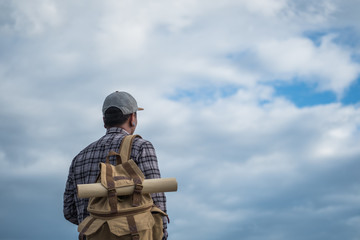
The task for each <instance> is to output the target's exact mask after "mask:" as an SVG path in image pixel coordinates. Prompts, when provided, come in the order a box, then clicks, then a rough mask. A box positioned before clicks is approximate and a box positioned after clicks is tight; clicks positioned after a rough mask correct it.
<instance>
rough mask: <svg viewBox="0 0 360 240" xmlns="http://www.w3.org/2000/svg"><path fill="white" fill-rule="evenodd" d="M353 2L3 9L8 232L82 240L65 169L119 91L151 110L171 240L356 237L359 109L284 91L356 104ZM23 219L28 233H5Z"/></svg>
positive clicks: (145, 123)
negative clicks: (170, 185) (166, 183)
mask: <svg viewBox="0 0 360 240" xmlns="http://www.w3.org/2000/svg"><path fill="white" fill-rule="evenodd" d="M34 4H35V5H34ZM34 6H36V7H34ZM357 6H358V5H357V3H355V2H354V1H345V2H344V1H317V2H313V1H302V2H289V1H285V0H280V1H276V0H272V1H262V0H257V1H231V0H228V1H221V2H219V1H210V2H209V1H200V0H198V1H187V0H184V1H177V2H169V1H155V2H146V1H141V2H124V1H123V2H119V1H106V2H104V3H98V2H94V1H90V2H86V3H85V2H71V1H62V2H57V1H51V0H38V1H35V2H32V3H31V5H30V3H23V2H11V1H4V2H2V3H1V4H0V12H1V13H4V14H0V15H1V17H0V35H1V41H0V49H1V51H2V55H1V56H0V89H1V94H0V117H1V119H2V121H0V131H1V132H2V134H1V135H0V163H1V164H2V166H3V168H2V170H0V172H1V176H2V177H1V179H0V180H1V182H2V184H0V190H2V191H3V192H6V193H8V195H6V196H5V195H4V196H2V197H1V198H0V202H1V203H2V204H3V206H9V208H7V209H4V211H3V214H2V215H1V216H0V218H1V221H2V222H4V223H6V224H5V225H4V226H3V227H2V228H1V230H2V232H3V234H4V237H5V238H7V239H22V238H25V237H27V238H28V239H42V238H45V237H49V236H51V237H54V236H56V237H58V239H68V238H72V237H76V230H75V228H74V227H73V226H72V225H71V224H70V223H67V222H66V221H65V220H64V219H63V217H62V213H61V210H62V193H63V190H64V187H65V180H66V176H67V169H68V167H69V165H70V162H71V160H72V158H73V157H74V156H75V155H76V154H77V153H78V152H79V151H80V150H81V149H82V148H84V147H85V146H86V145H87V144H89V143H90V142H92V141H95V140H96V139H98V138H99V137H100V136H102V135H103V134H104V133H105V129H104V128H103V127H102V116H101V105H102V102H103V100H104V98H105V96H106V95H107V94H109V93H111V92H112V91H115V90H125V91H128V92H130V93H132V94H133V95H134V97H135V98H136V99H137V100H138V103H139V105H140V106H142V107H144V108H145V111H143V112H141V113H139V114H138V118H139V126H138V128H137V133H139V134H140V135H142V136H143V137H144V138H145V139H149V140H151V141H152V142H153V144H154V146H155V148H156V151H157V154H158V158H159V165H160V168H161V171H162V176H163V177H176V178H177V179H178V182H179V191H178V192H177V193H169V194H167V196H168V209H169V214H170V218H171V220H172V222H171V224H170V225H169V230H170V236H171V238H172V239H184V238H186V239H198V238H206V239H219V238H223V237H229V238H230V237H231V238H234V236H237V237H238V238H244V239H277V240H279V239H316V240H317V239H324V238H334V239H352V238H356V236H358V234H359V231H358V230H357V225H356V224H357V223H358V219H359V216H358V214H357V212H358V204H357V200H358V199H359V196H360V193H359V177H358V173H357V169H359V161H358V159H359V156H360V148H359V146H358V144H357V143H358V142H359V140H360V139H359V131H360V127H359V126H360V117H359V116H360V112H359V105H358V104H356V103H355V104H349V105H347V106H344V105H342V104H341V102H340V101H339V100H335V101H334V102H331V103H329V104H323V105H319V104H313V105H311V106H310V107H301V108H299V107H297V104H296V103H295V102H292V101H290V100H289V99H287V98H285V96H283V95H280V94H278V93H277V92H276V86H277V84H282V83H292V82H295V81H300V82H304V83H305V84H308V85H309V86H310V87H309V88H311V89H313V90H314V89H315V91H318V92H322V91H330V92H333V93H335V94H336V95H337V96H338V98H339V99H341V98H342V97H343V96H344V95H346V89H348V88H351V86H352V84H353V83H354V82H356V81H358V77H359V62H358V61H357V60H356V59H357V58H356V56H357V55H358V53H359V44H358V43H359V41H358V40H357V38H356V36H358V33H359V30H358V23H357V22H356V21H353V20H354V18H356V16H357V15H356V13H357V11H356V9H358V7H357ZM348 28H350V29H352V30H348V31H345V30H344V29H348ZM344 32H345V33H346V34H345V35H344V34H342V33H344ZM349 33H356V34H354V36H355V37H354V39H355V40H354V41H351V42H350V41H348V40H347V39H348V38H346V37H345V36H350V35H351V34H349ZM357 102H358V100H357ZM19 188H21V189H23V190H22V191H16V189H19ZM19 204H21V207H20V208H18V207H17V206H19ZM19 209H20V210H19ZM14 212H22V213H24V216H23V218H22V219H25V220H24V221H21V222H20V223H19V225H21V226H24V228H23V229H25V230H23V231H18V230H17V229H15V228H14V227H11V226H13V225H14V223H15V222H17V221H18V219H14V218H13V217H12V216H13V215H14ZM39 212H41V214H39ZM28 222H31V224H30V227H31V228H32V231H33V232H32V233H31V234H29V233H28V232H26V231H27V230H26V229H27V228H26V227H25V226H27V223H28ZM43 222H47V223H49V225H50V227H49V229H52V230H53V231H51V232H50V231H48V230H46V231H43V228H42V227H41V225H40V224H38V223H43Z"/></svg>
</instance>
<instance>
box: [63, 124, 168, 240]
mask: <svg viewBox="0 0 360 240" xmlns="http://www.w3.org/2000/svg"><path fill="white" fill-rule="evenodd" d="M126 135H129V134H128V133H127V132H126V131H125V130H124V129H122V128H116V127H113V128H109V129H108V130H107V131H106V135H105V136H103V137H101V138H100V139H99V140H98V141H96V142H94V143H92V144H90V145H89V146H88V147H86V148H85V149H84V150H82V151H81V152H80V153H79V154H78V155H77V156H76V157H75V158H74V159H73V161H72V163H71V166H70V170H69V176H68V179H67V182H66V189H65V193H64V209H63V210H64V216H65V218H66V219H67V220H68V221H70V222H72V223H74V224H79V223H81V222H82V221H83V220H84V218H85V217H87V216H88V215H89V213H88V212H87V210H86V209H87V206H88V202H89V199H87V198H85V199H84V198H82V199H79V198H78V197H77V191H76V186H77V184H87V183H94V182H96V180H97V177H98V175H99V171H100V169H99V163H100V162H105V159H106V156H107V155H108V153H109V152H110V151H115V152H118V151H119V148H120V143H121V140H122V139H123V138H124V137H125V136H126ZM109 159H110V162H111V163H112V164H115V163H116V158H115V157H113V156H112V157H110V158H109ZM131 159H133V160H134V161H135V162H136V164H137V165H138V167H139V168H140V170H141V171H142V172H143V173H144V175H145V178H146V179H151V178H161V175H160V171H159V167H158V162H157V158H156V154H155V149H154V147H153V145H152V144H151V143H150V142H149V141H147V140H144V139H142V138H135V139H134V142H133V145H132V150H131ZM151 196H152V199H153V201H154V204H156V205H157V206H158V207H159V208H160V209H161V210H163V211H164V212H166V197H165V194H164V193H155V194H152V195H151ZM166 228H167V224H166V221H165V219H164V230H165V236H166V237H167V232H166Z"/></svg>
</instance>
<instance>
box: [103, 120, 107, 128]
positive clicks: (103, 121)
mask: <svg viewBox="0 0 360 240" xmlns="http://www.w3.org/2000/svg"><path fill="white" fill-rule="evenodd" d="M103 122H104V128H107V127H106V124H105V117H103Z"/></svg>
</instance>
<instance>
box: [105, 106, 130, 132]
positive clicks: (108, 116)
mask: <svg viewBox="0 0 360 240" xmlns="http://www.w3.org/2000/svg"><path fill="white" fill-rule="evenodd" d="M130 116H131V114H127V115H124V114H123V113H122V112H121V110H120V109H118V108H117V107H110V108H108V109H107V110H106V111H105V116H104V123H105V126H106V127H114V126H117V125H122V124H124V123H125V122H126V121H127V120H128V119H129V117H130Z"/></svg>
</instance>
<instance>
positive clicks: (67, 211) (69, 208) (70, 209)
mask: <svg viewBox="0 0 360 240" xmlns="http://www.w3.org/2000/svg"><path fill="white" fill-rule="evenodd" d="M75 194H76V189H75V184H74V181H73V171H72V167H70V170H69V176H68V179H67V181H66V187H65V192H64V208H63V212H64V217H65V219H66V220H68V221H69V222H71V223H73V224H76V225H77V224H79V223H78V217H77V211H76V205H75V197H74V196H75Z"/></svg>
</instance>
